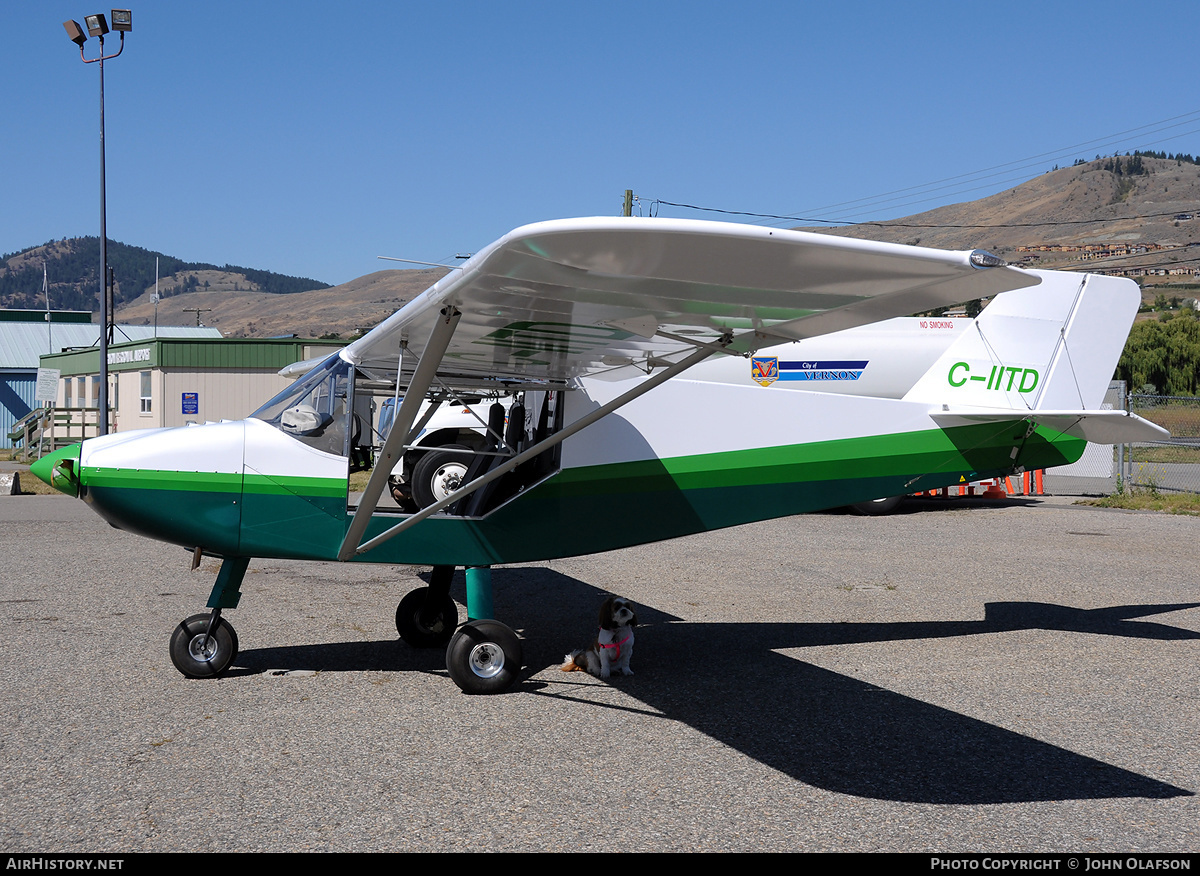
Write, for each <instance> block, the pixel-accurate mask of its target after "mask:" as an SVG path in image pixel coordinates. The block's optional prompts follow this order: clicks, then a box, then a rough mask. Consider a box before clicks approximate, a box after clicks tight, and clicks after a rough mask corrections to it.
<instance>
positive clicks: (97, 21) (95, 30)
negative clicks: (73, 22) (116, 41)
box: [83, 12, 108, 37]
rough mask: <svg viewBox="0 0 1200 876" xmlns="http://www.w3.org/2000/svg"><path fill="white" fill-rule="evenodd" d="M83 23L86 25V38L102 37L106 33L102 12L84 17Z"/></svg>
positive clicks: (106, 24) (105, 23)
mask: <svg viewBox="0 0 1200 876" xmlns="http://www.w3.org/2000/svg"><path fill="white" fill-rule="evenodd" d="M83 23H84V24H86V25H87V29H88V36H98V37H102V36H104V35H105V34H106V33H108V22H107V21H105V20H104V13H103V12H97V13H96V14H95V15H85V16H84V17H83Z"/></svg>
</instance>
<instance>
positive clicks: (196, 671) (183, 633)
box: [171, 609, 238, 678]
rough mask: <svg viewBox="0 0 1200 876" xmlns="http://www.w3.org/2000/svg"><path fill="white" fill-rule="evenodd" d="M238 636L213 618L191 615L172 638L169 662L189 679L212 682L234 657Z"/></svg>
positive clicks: (224, 622)
mask: <svg viewBox="0 0 1200 876" xmlns="http://www.w3.org/2000/svg"><path fill="white" fill-rule="evenodd" d="M237 651H238V640H237V633H235V632H234V631H233V626H232V624H230V623H229V621H227V620H225V619H224V618H223V617H221V614H220V610H219V609H218V610H216V611H214V612H213V613H212V614H194V615H192V616H191V617H189V618H188V619H187V620H185V621H183V622H182V623H180V624H179V626H177V627H176V628H175V632H174V633H172V634H171V662H172V663H174V664H175V668H176V669H178V670H179V671H180V672H182V673H183V674H184V675H186V676H187V677H188V678H214V677H215V676H217V675H220V674H221V673H222V672H224V671H225V670H226V669H228V668H229V666H230V665H231V664H232V663H233V661H234V658H236V657H237Z"/></svg>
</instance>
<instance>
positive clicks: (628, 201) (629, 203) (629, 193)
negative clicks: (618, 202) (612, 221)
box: [622, 189, 633, 216]
mask: <svg viewBox="0 0 1200 876" xmlns="http://www.w3.org/2000/svg"><path fill="white" fill-rule="evenodd" d="M622 215H624V216H632V215H633V189H626V190H625V212H624V213H623V214H622Z"/></svg>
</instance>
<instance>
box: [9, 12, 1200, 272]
mask: <svg viewBox="0 0 1200 876" xmlns="http://www.w3.org/2000/svg"><path fill="white" fill-rule="evenodd" d="M131 8H132V11H133V22H134V29H133V33H132V34H130V35H129V37H128V38H127V39H126V48H125V52H124V54H123V55H122V56H121V57H120V58H118V59H116V60H115V61H110V62H108V63H106V64H105V91H106V95H105V97H106V123H107V132H106V136H107V180H108V233H109V237H110V238H113V239H115V240H120V241H123V242H125V243H129V244H134V245H137V246H143V247H147V248H149V249H154V250H159V251H162V252H167V253H170V254H172V255H176V256H179V257H181V258H184V259H189V260H195V261H208V262H216V263H221V264H223V263H233V264H240V265H246V266H249V267H256V268H265V269H268V270H273V271H279V272H281V273H285V274H293V275H302V276H309V277H314V278H317V279H319V280H323V281H325V282H329V283H341V282H345V281H347V280H350V279H353V278H355V277H358V276H361V275H363V274H367V273H370V272H372V271H376V270H380V269H382V268H385V267H391V266H393V265H392V263H387V262H380V261H378V260H377V259H376V256H378V255H391V256H398V257H404V258H412V259H424V260H430V261H443V260H445V261H453V256H454V255H455V254H456V253H464V252H473V251H475V250H477V249H479V248H481V247H483V246H485V245H486V244H487V243H489V242H490V241H492V240H494V239H495V238H497V237H499V236H500V235H502V234H504V233H505V232H507V231H508V230H510V229H512V228H514V227H516V226H518V225H522V224H524V223H526V222H533V221H538V220H542V219H552V218H559V217H567V216H590V215H616V214H618V213H619V212H620V207H621V199H622V196H623V193H624V190H625V189H626V188H632V189H633V190H634V191H635V193H636V194H637V195H638V197H639V206H640V210H641V212H643V213H649V212H650V211H651V210H652V209H655V210H656V211H657V213H658V214H659V215H664V216H688V217H695V218H722V217H720V216H718V215H716V214H708V213H700V212H695V211H691V210H687V209H683V208H678V207H668V206H664V205H661V204H659V205H657V206H653V205H652V202H654V201H655V200H656V199H657V200H664V201H674V202H679V203H687V204H696V205H701V206H708V207H718V208H723V209H728V210H743V211H748V212H755V213H772V214H784V215H789V216H791V215H795V216H803V217H816V218H829V219H858V220H863V219H881V218H889V217H894V216H901V215H907V214H910V213H914V212H918V211H919V210H923V209H929V208H932V207H935V206H938V205H940V204H945V203H954V202H957V201H963V200H971V199H974V198H978V197H983V196H985V195H987V194H991V193H992V192H995V191H999V190H1002V189H1004V188H1007V187H1009V186H1011V185H1014V184H1016V183H1017V182H1020V181H1022V180H1024V179H1027V178H1030V177H1032V176H1036V175H1037V174H1038V173H1041V172H1043V171H1045V170H1048V169H1050V168H1051V167H1053V166H1054V165H1055V164H1056V163H1057V164H1060V165H1062V164H1070V162H1071V161H1072V160H1073V159H1074V158H1076V157H1086V158H1092V157H1093V156H1095V155H1096V154H1097V153H1107V154H1111V153H1112V152H1114V151H1118V150H1119V151H1122V152H1124V151H1127V150H1132V149H1163V150H1166V151H1168V152H1188V153H1192V154H1197V153H1200V98H1198V97H1197V96H1196V88H1195V83H1196V81H1197V73H1198V67H1200V62H1198V61H1197V60H1196V53H1195V52H1194V51H1192V50H1191V49H1188V48H1187V46H1188V45H1190V43H1192V42H1194V35H1195V34H1197V33H1200V4H1196V3H1195V2H1176V0H1168V2H1163V3H1158V4H1154V5H1152V6H1145V7H1137V6H1131V5H1130V4H1128V3H1116V2H1089V3H1082V2H1079V3H1060V2H1054V0H1044V2H1038V3H1024V2H1008V3H1003V4H999V3H970V2H957V3H939V2H927V3H921V2H917V3H895V2H888V3H884V2H866V0H863V2H856V0H845V2H840V3H827V2H826V3H808V2H799V0H797V2H741V3H737V4H735V3H732V2H725V3H710V2H704V0H692V2H654V0H643V2H641V3H627V2H620V0H608V2H604V3H578V2H520V0H509V2H506V3H499V2H455V0H445V2H438V3H413V4H401V3H395V2H391V3H388V2H366V0H364V2H354V0H347V2H342V3H329V2H324V3H315V2H308V0H293V2H289V3H266V2H253V0H251V2H242V3H237V2H226V0H209V2H204V3H195V2H191V3H182V2H167V0H140V2H136V3H131ZM97 11H102V12H104V13H105V14H106V15H107V14H108V12H109V7H103V8H98V7H93V6H89V5H87V3H84V2H80V0H70V2H59V0H41V2H38V3H24V4H17V3H11V4H6V8H5V18H4V22H5V23H4V26H3V32H4V37H5V39H4V42H3V50H2V51H0V83H2V90H0V93H2V95H3V98H2V103H0V111H2V114H0V125H2V126H3V127H2V134H0V158H2V159H3V167H4V170H5V185H4V189H3V191H4V193H5V194H4V199H3V201H4V208H3V209H0V251H3V252H12V251H15V250H18V249H22V248H24V247H27V246H31V245H35V244H40V243H43V242H45V241H47V240H49V239H52V238H58V237H72V236H76V235H83V234H97V233H98V232H99V224H100V220H99V136H98V135H99V76H98V69H97V65H95V64H90V65H84V64H82V63H81V62H80V59H79V52H78V50H77V49H76V48H75V46H74V45H73V44H72V43H71V42H70V40H69V39H68V38H67V36H66V33H65V31H64V30H63V28H62V22H63V21H64V20H66V19H68V18H73V19H76V20H78V21H80V22H81V23H82V21H83V17H84V15H86V14H88V13H90V12H97ZM118 44H119V43H118V42H117V39H116V38H115V37H114V36H113V35H110V36H109V37H108V38H107V39H106V49H107V50H108V51H110V52H111V51H114V50H115V49H116V47H117V46H118ZM1171 46H1175V47H1176V48H1174V49H1172V48H1170V47H1171ZM97 51H98V44H97V41H96V40H94V39H92V40H89V41H88V44H87V46H86V54H87V57H89V58H90V57H95V55H96V54H97ZM1165 120H1172V121H1168V122H1165V124H1162V125H1159V124H1156V123H1159V122H1164V121H1165ZM1122 132H1129V133H1122ZM1027 159H1029V160H1027ZM989 168H995V170H991V171H988V175H986V177H985V178H980V177H983V176H984V175H983V174H979V175H977V176H973V177H966V178H965V179H960V180H958V181H956V182H953V183H950V184H947V183H941V184H939V185H938V186H937V187H934V186H932V185H931V184H934V183H936V182H937V181H940V180H944V179H947V178H952V177H960V176H962V175H968V174H975V173H976V172H979V171H984V170H986V169H989ZM908 187H923V188H917V189H915V190H914V191H912V192H907V193H904V194H903V195H902V196H894V197H892V198H890V199H885V198H881V197H880V196H883V195H885V194H886V193H889V192H894V191H896V190H899V189H906V188H908ZM931 189H932V190H931ZM860 199H861V202H860V203H854V204H848V203H847V202H852V201H860ZM727 218H736V217H727ZM750 221H766V220H750ZM772 224H782V225H786V224H791V223H786V222H775V223H772Z"/></svg>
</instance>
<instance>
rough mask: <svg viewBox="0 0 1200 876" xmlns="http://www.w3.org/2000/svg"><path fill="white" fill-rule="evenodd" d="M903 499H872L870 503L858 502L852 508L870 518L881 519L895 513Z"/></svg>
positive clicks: (892, 497) (897, 497) (890, 497)
mask: <svg viewBox="0 0 1200 876" xmlns="http://www.w3.org/2000/svg"><path fill="white" fill-rule="evenodd" d="M903 499H904V497H903V496H885V497H884V498H882V499H872V500H871V501H870V502H856V503H855V504H853V505H851V506H850V507H851V508H853V509H854V510H855V511H857V512H858V513H859V514H865V515H866V516H868V517H881V516H883V515H884V514H891V513H892V512H893V511H895V510H896V509H897V508H898V507H899V506H900V502H901V501H903Z"/></svg>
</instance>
